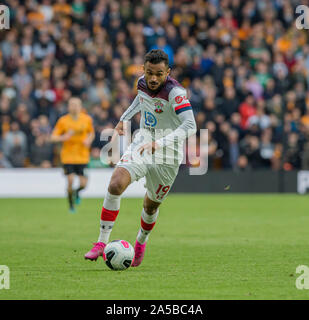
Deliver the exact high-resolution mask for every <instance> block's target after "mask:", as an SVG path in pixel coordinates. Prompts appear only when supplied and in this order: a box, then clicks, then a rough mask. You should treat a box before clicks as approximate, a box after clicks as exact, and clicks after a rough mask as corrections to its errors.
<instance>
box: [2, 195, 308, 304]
mask: <svg viewBox="0 0 309 320" xmlns="http://www.w3.org/2000/svg"><path fill="white" fill-rule="evenodd" d="M101 206H102V199H83V201H82V204H81V205H80V206H79V207H78V211H77V213H76V214H70V213H68V211H67V203H66V200H65V199H0V265H7V266H8V267H9V268H10V289H9V290H4V289H3V290H0V299H104V300H112V299H121V300H125V299H146V300H148V299H149V300H150V299H176V300H177V299H188V300H191V299H202V300H205V299H263V300H264V299H308V298H309V290H297V289H296V286H295V281H296V278H297V277H298V276H299V275H298V274H296V273H295V270H296V267H297V266H298V265H307V266H309V247H308V244H309V232H308V226H309V198H308V197H307V196H299V195H274V194H271V195H236V194H225V195H202V194H196V195H185V194H170V195H169V196H168V198H167V199H166V200H165V202H164V203H163V204H162V206H161V209H160V214H159V218H158V222H157V224H156V226H155V228H154V230H153V232H152V234H151V235H150V239H149V243H148V245H147V250H146V255H145V258H144V261H143V263H142V264H141V265H140V266H139V267H138V268H129V269H128V270H126V271H112V270H110V269H108V268H107V266H106V265H105V263H104V262H103V260H102V259H98V261H97V262H91V261H86V260H84V258H83V256H84V253H85V252H87V251H88V250H89V249H90V248H91V245H92V242H95V241H96V240H97V237H98V232H99V216H100V211H101ZM141 206H142V199H123V200H122V202H121V210H120V213H119V216H118V219H117V221H116V224H115V226H114V229H113V232H112V235H111V240H113V239H125V240H128V241H129V242H130V243H131V244H132V245H134V242H135V236H136V234H137V231H138V228H139V226H140V213H141Z"/></svg>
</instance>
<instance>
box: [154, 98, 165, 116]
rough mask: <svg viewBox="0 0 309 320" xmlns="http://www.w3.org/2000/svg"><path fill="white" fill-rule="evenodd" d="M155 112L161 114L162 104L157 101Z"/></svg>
mask: <svg viewBox="0 0 309 320" xmlns="http://www.w3.org/2000/svg"><path fill="white" fill-rule="evenodd" d="M154 106H155V112H156V113H162V112H163V106H164V105H163V103H161V102H160V101H159V100H158V101H155V104H154Z"/></svg>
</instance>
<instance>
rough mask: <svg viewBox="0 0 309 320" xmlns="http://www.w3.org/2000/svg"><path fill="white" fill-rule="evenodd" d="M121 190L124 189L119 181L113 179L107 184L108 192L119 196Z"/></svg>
mask: <svg viewBox="0 0 309 320" xmlns="http://www.w3.org/2000/svg"><path fill="white" fill-rule="evenodd" d="M123 191H124V189H123V186H122V184H121V181H118V180H114V181H111V182H110V184H109V186H108V192H109V193H110V194H113V195H118V196H120V195H121V194H122V193H123Z"/></svg>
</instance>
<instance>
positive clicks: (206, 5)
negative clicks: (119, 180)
mask: <svg viewBox="0 0 309 320" xmlns="http://www.w3.org/2000/svg"><path fill="white" fill-rule="evenodd" d="M3 3H4V4H7V5H8V6H9V8H10V13H11V21H10V30H1V33H0V124H1V125H0V137H1V138H0V167H44V168H48V167H54V166H59V165H60V163H59V146H55V145H52V144H51V143H50V142H49V136H50V133H51V131H52V128H53V126H54V124H55V122H56V121H57V119H58V118H59V116H61V115H63V114H64V113H65V112H66V108H67V101H68V99H69V98H70V97H71V96H72V95H73V96H79V97H81V98H82V101H83V105H84V108H85V111H86V112H88V113H89V114H90V115H91V116H92V118H93V123H94V126H95V131H96V138H95V140H94V142H93V145H92V152H91V162H90V167H101V166H107V165H108V164H103V163H102V162H101V161H100V160H99V155H100V148H101V147H102V145H103V142H102V141H100V132H101V131H102V130H103V129H105V128H113V127H114V126H115V125H116V124H117V122H118V120H119V118H120V116H121V114H122V113H123V111H124V110H125V109H126V108H127V107H128V106H129V105H130V103H131V102H132V101H133V99H134V97H135V95H136V81H137V78H138V77H140V76H141V75H142V74H143V69H142V64H143V57H144V55H145V54H146V53H147V52H148V51H149V50H150V49H153V48H161V49H163V50H164V51H165V52H166V53H167V54H168V55H169V59H170V66H171V68H172V71H171V76H172V77H174V78H176V79H177V80H178V81H179V82H180V83H181V84H182V85H183V86H184V87H185V88H186V89H187V91H188V95H189V98H190V101H191V104H192V106H193V109H194V113H195V116H196V122H197V126H198V129H208V135H209V139H208V140H209V141H208V143H209V148H208V165H209V168H211V169H218V170H220V169H235V170H250V169H260V168H271V169H273V170H278V169H280V168H281V166H283V168H284V169H285V170H292V169H309V90H308V84H309V44H308V35H309V32H308V30H306V29H304V30H298V29H297V28H296V27H295V19H296V16H295V6H296V5H297V4H299V1H294V0H248V1H241V0H221V1H220V0H209V1H205V0H192V1H181V0H174V1H173V0H166V1H161V0H152V1H151V0H139V1H129V0H118V1H116V0H88V1H87V0H72V1H67V0H56V1H51V0H40V1H39V0H25V1H18V0H10V1H3ZM303 4H307V5H308V6H309V1H307V2H306V1H303ZM138 126H139V115H137V116H136V117H135V118H134V121H133V129H136V128H138ZM188 152H191V151H190V149H189V150H188ZM201 156H202V159H201V164H202V165H203V163H205V157H206V155H204V154H201ZM203 157H204V158H203ZM193 165H198V161H196V163H193Z"/></svg>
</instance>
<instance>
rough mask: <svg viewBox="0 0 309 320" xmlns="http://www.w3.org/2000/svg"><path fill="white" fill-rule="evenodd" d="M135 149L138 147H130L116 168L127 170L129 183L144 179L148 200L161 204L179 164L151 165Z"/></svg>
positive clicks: (173, 179)
mask: <svg viewBox="0 0 309 320" xmlns="http://www.w3.org/2000/svg"><path fill="white" fill-rule="evenodd" d="M137 149H138V146H135V148H132V145H131V146H130V147H129V148H128V149H127V151H126V152H125V153H124V155H123V156H122V157H121V159H120V161H119V162H118V163H117V165H116V167H122V168H125V169H127V170H128V171H129V173H130V175H131V182H134V181H138V180H139V179H140V178H143V177H146V184H145V188H146V189H147V196H148V197H149V199H150V200H152V201H154V202H160V203H161V202H162V201H163V200H164V199H165V198H166V196H167V194H168V193H169V191H170V189H171V187H172V185H173V183H174V181H175V179H176V176H177V174H178V170H179V164H177V165H169V164H155V163H151V161H146V158H147V155H146V156H143V155H142V156H141V155H140V154H139V153H138V152H137ZM144 153H145V152H144ZM148 160H149V159H148Z"/></svg>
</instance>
